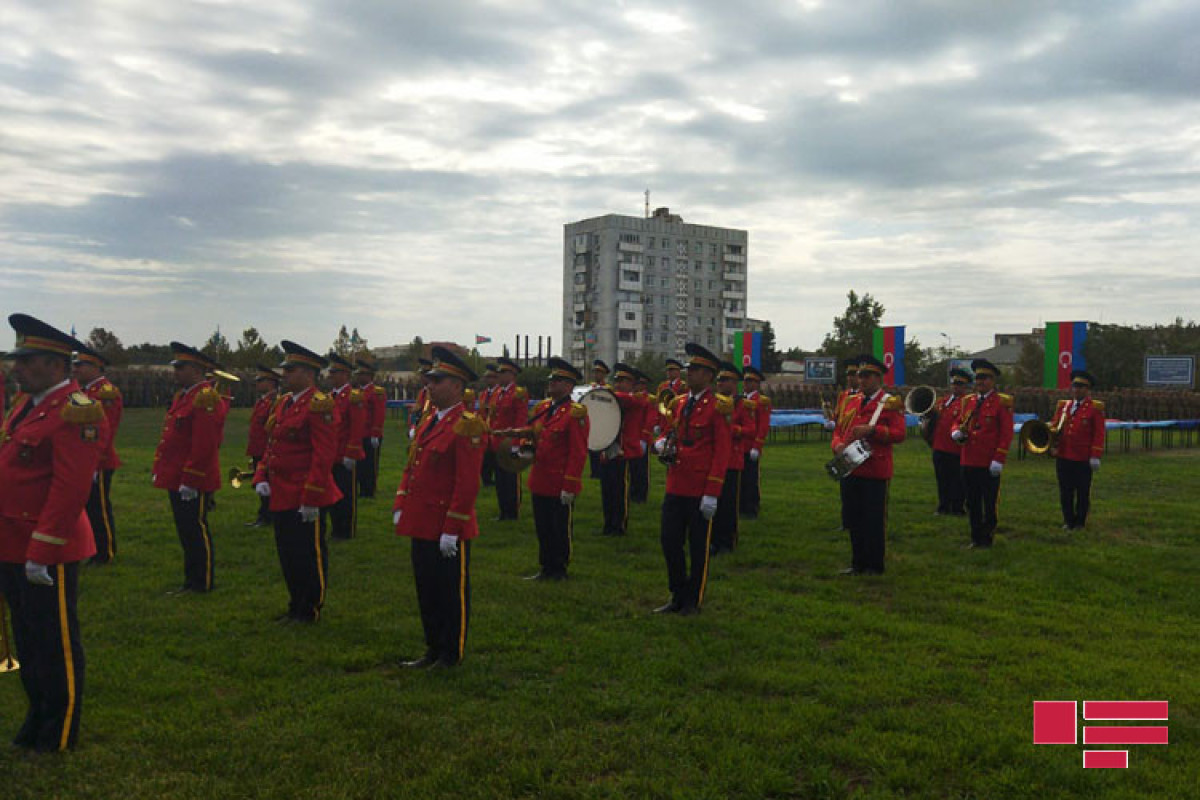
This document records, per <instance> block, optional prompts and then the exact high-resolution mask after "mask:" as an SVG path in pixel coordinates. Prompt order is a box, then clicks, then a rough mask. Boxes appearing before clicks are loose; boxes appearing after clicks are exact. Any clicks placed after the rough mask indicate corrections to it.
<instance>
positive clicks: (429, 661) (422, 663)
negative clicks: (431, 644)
mask: <svg viewBox="0 0 1200 800" xmlns="http://www.w3.org/2000/svg"><path fill="white" fill-rule="evenodd" d="M436 663H438V657H437V654H436V653H426V654H425V655H423V656H421V657H420V658H414V659H413V660H412V661H401V662H400V666H402V667H404V668H405V669H425V668H427V667H432V666H433V665H434V664H436Z"/></svg>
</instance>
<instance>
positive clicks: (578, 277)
mask: <svg viewBox="0 0 1200 800" xmlns="http://www.w3.org/2000/svg"><path fill="white" fill-rule="evenodd" d="M585 283H587V275H584V274H583V273H582V272H577V273H575V284H576V285H577V286H582V285H583V284H585Z"/></svg>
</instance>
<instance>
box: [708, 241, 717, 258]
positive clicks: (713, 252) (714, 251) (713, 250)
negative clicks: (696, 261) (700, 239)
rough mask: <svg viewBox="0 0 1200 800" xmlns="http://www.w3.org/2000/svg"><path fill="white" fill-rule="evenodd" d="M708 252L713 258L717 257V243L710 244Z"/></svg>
mask: <svg viewBox="0 0 1200 800" xmlns="http://www.w3.org/2000/svg"><path fill="white" fill-rule="evenodd" d="M708 254H709V255H710V256H712V257H713V258H716V257H717V246H716V245H715V244H710V245H709V246H708Z"/></svg>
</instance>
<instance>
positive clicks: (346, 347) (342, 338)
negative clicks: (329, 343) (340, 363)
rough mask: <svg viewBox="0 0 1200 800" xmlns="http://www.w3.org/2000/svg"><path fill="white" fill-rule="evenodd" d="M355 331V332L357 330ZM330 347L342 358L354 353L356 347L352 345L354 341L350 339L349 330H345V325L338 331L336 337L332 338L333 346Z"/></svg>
mask: <svg viewBox="0 0 1200 800" xmlns="http://www.w3.org/2000/svg"><path fill="white" fill-rule="evenodd" d="M355 333H357V330H356V331H355ZM331 349H332V350H333V352H335V353H337V354H338V355H339V356H341V357H342V358H348V357H350V356H351V355H353V354H354V351H355V349H356V348H355V347H354V342H353V341H352V340H351V339H350V331H348V330H346V326H345V325H343V326H342V327H341V329H340V330H339V331H338V335H337V338H336V339H334V340H333V347H332V348H331Z"/></svg>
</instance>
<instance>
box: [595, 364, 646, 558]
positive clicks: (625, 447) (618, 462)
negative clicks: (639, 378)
mask: <svg viewBox="0 0 1200 800" xmlns="http://www.w3.org/2000/svg"><path fill="white" fill-rule="evenodd" d="M635 377H636V376H635V374H634V369H633V367H631V366H629V365H628V364H622V363H617V364H614V365H613V371H612V381H613V386H612V389H613V394H614V395H615V396H616V398H617V402H618V403H619V404H620V405H621V430H620V432H619V434H618V435H617V440H616V441H615V442H614V443H613V444H612V446H611V447H610V448H609V449H608V450H606V451H604V452H602V453H601V454H600V502H601V505H602V507H603V510H604V531H603V533H604V535H605V536H624V535H625V529H626V527H628V525H629V464H630V462H632V461H633V460H635V459H638V458H641V457H642V455H643V454H644V453H645V447H646V444H645V442H643V441H642V431H643V429H644V428H645V418H646V407H647V406H648V405H649V404H650V399H649V398H648V397H646V396H644V395H643V396H639V395H636V394H634V392H633V382H634V379H635Z"/></svg>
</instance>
